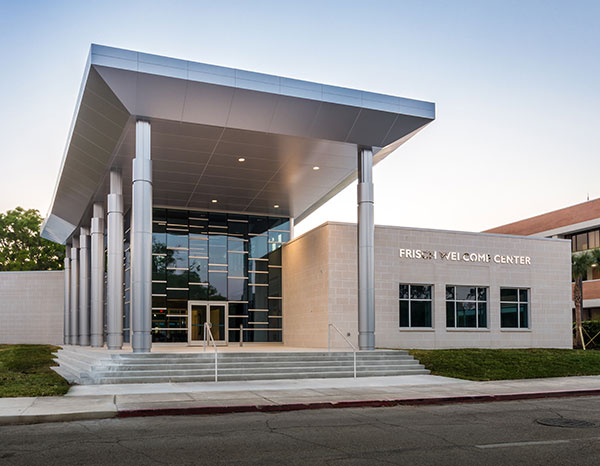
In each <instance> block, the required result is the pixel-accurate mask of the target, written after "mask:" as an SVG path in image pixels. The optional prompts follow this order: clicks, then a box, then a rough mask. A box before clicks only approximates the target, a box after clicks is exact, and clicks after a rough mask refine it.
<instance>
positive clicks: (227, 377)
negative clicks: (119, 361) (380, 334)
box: [95, 369, 430, 384]
mask: <svg viewBox="0 0 600 466" xmlns="http://www.w3.org/2000/svg"><path fill="white" fill-rule="evenodd" d="M429 373H430V372H429V371H428V370H426V369H415V370H405V371H369V372H361V373H358V374H357V376H358V377H384V376H400V375H421V374H429ZM342 377H350V378H351V377H353V372H352V371H345V372H323V373H319V374H318V375H316V374H314V373H312V372H309V373H276V374H265V373H257V374H246V375H244V376H240V375H231V374H219V376H218V380H219V381H220V382H225V381H243V380H277V379H313V378H314V379H327V378H342ZM214 380H215V378H214V373H213V374H211V375H210V376H168V377H165V376H144V377H101V378H98V379H96V380H95V383H98V384H104V383H119V384H121V383H171V382H212V381H214Z"/></svg>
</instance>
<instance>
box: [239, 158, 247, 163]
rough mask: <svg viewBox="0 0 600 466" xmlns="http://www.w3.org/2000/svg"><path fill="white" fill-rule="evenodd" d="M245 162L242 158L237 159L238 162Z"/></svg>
mask: <svg viewBox="0 0 600 466" xmlns="http://www.w3.org/2000/svg"><path fill="white" fill-rule="evenodd" d="M245 161H246V159H245V158H244V157H240V158H238V162H245Z"/></svg>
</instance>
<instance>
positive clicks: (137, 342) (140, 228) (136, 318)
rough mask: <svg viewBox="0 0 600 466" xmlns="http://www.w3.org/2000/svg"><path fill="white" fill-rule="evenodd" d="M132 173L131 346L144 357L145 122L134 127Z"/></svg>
mask: <svg viewBox="0 0 600 466" xmlns="http://www.w3.org/2000/svg"><path fill="white" fill-rule="evenodd" d="M132 173H133V177H132V178H133V179H132V183H133V185H132V188H131V191H132V202H131V204H132V207H131V209H132V214H131V272H130V273H131V287H130V289H131V328H132V332H133V338H132V344H131V346H132V348H133V352H134V353H145V352H149V351H150V348H151V347H152V338H151V333H150V332H151V330H152V162H151V160H150V123H149V122H147V121H138V122H137V123H136V132H135V158H134V159H133V170H132Z"/></svg>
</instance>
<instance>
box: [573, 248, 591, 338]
mask: <svg viewBox="0 0 600 466" xmlns="http://www.w3.org/2000/svg"><path fill="white" fill-rule="evenodd" d="M594 262H595V261H594V257H593V256H592V254H590V253H589V252H582V253H579V254H573V255H572V256H571V272H572V274H573V281H574V282H575V287H574V288H573V302H574V303H575V345H576V346H578V347H580V346H581V347H583V330H582V327H581V305H582V303H583V278H584V277H586V276H587V273H588V269H589V268H590V267H591V266H592V264H593V263H594Z"/></svg>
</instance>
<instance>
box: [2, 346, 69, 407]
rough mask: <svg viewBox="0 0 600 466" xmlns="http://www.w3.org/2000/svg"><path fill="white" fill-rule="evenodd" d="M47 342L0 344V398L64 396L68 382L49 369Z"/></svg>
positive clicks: (51, 350) (53, 349)
mask: <svg viewBox="0 0 600 466" xmlns="http://www.w3.org/2000/svg"><path fill="white" fill-rule="evenodd" d="M56 350H58V348H57V347H56V346H50V345H0V397H9V396H50V395H64V394H65V393H67V390H69V383H68V382H67V381H66V380H65V379H63V378H62V377H61V376H60V375H58V374H57V373H56V372H54V371H53V370H51V369H50V366H54V365H56V363H55V362H54V361H53V360H52V352H53V351H56Z"/></svg>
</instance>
